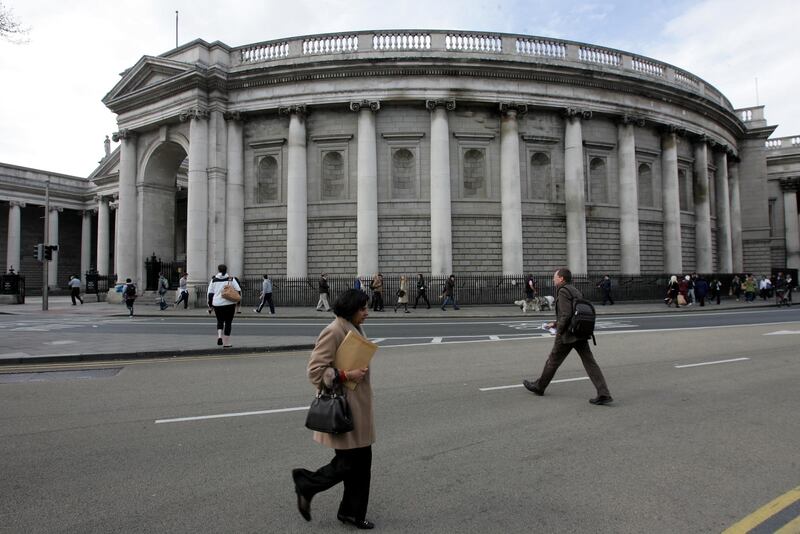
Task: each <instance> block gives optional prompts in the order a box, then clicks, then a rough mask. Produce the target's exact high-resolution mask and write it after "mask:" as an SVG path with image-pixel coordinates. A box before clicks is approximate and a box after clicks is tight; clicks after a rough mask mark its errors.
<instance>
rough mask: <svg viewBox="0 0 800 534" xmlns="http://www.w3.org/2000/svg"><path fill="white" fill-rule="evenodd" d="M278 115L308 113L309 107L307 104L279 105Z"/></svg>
mask: <svg viewBox="0 0 800 534" xmlns="http://www.w3.org/2000/svg"><path fill="white" fill-rule="evenodd" d="M278 115H308V107H307V106H306V105H305V104H296V105H293V106H283V107H279V108H278Z"/></svg>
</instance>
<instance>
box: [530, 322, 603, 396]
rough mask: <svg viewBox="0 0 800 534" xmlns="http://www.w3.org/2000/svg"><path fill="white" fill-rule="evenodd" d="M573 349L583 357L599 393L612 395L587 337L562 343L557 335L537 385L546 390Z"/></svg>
mask: <svg viewBox="0 0 800 534" xmlns="http://www.w3.org/2000/svg"><path fill="white" fill-rule="evenodd" d="M572 349H575V351H576V352H577V353H578V356H580V357H581V362H583V368H584V369H586V374H588V375H589V379H590V380H591V381H592V384H594V387H595V388H596V389H597V394H598V395H609V396H610V395H611V394H610V393H609V392H608V386H607V385H606V379H605V378H604V377H603V371H601V370H600V367H599V366H598V365H597V362H596V361H595V359H594V355H593V354H592V349H590V348H589V341H588V340H585V339H584V340H580V341H576V342H575V343H562V342H561V336H556V341H555V343H554V344H553V350H551V351H550V356H548V358H547V361H546V362H545V364H544V369H542V375H541V376H540V377H539V379H538V380H537V381H536V385H537V386H538V387H539V388H540V389H541V390H542V391H544V390H545V388H547V386H548V384H550V381H551V380H553V377H554V376H555V374H556V371H557V370H558V368H559V367H560V366H561V364H562V363H563V362H564V360H565V359H566V357H567V355H568V354H569V353H570V351H571V350H572Z"/></svg>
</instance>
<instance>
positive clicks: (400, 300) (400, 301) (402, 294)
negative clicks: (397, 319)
mask: <svg viewBox="0 0 800 534" xmlns="http://www.w3.org/2000/svg"><path fill="white" fill-rule="evenodd" d="M398 306H403V307H404V308H405V309H406V313H411V312H410V311H408V280H406V277H405V275H403V276H401V277H400V289H398V290H397V304H395V305H394V311H395V313H397V308H398Z"/></svg>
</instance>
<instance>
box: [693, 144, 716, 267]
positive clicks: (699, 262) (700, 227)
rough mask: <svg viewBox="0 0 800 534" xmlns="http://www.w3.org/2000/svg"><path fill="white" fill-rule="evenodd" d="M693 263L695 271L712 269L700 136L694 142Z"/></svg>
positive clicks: (704, 149)
mask: <svg viewBox="0 0 800 534" xmlns="http://www.w3.org/2000/svg"><path fill="white" fill-rule="evenodd" d="M694 178H695V179H694V221H695V223H694V224H695V247H694V253H695V265H696V270H697V272H700V273H710V272H712V271H713V270H714V258H713V255H712V250H711V199H710V198H709V195H710V189H709V187H708V141H707V140H706V138H705V137H703V136H701V137H700V138H699V139H697V140H696V141H695V144H694Z"/></svg>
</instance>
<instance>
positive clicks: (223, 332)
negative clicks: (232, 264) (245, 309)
mask: <svg viewBox="0 0 800 534" xmlns="http://www.w3.org/2000/svg"><path fill="white" fill-rule="evenodd" d="M217 270H218V271H219V272H218V273H217V274H215V275H214V277H213V278H212V279H211V281H210V282H209V283H208V291H207V293H208V313H209V315H210V314H211V313H212V312H213V313H214V314H215V315H216V317H217V345H222V347H223V348H230V347H232V345H231V327H232V323H233V316H234V315H236V303H237V302H238V301H240V300H241V298H242V297H241V295H242V288H241V287H240V286H239V282H237V281H236V279H235V278H234V277H232V276H230V275H228V267H227V266H226V265H225V264H220V265H218V266H217ZM226 287H228V288H230V289H226ZM231 291H233V292H234V293H238V294H239V297H238V299H236V296H235V295H232V294H231Z"/></svg>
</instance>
